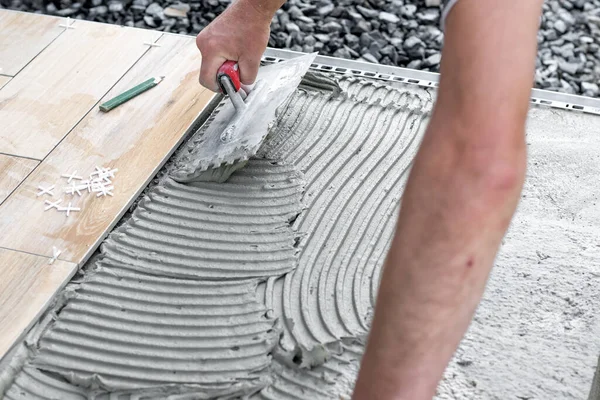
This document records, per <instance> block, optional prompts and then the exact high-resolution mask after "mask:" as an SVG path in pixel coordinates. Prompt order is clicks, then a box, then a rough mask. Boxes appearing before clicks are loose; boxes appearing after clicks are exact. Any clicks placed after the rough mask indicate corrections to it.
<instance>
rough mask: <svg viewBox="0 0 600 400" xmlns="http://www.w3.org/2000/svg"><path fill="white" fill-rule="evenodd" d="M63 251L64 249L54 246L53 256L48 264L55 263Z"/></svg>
mask: <svg viewBox="0 0 600 400" xmlns="http://www.w3.org/2000/svg"><path fill="white" fill-rule="evenodd" d="M61 253H62V251H60V250H59V249H57V248H56V247H54V246H52V258H51V259H49V260H48V264H54V261H56V260H57V259H58V256H60V254H61Z"/></svg>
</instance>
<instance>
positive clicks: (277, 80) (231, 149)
mask: <svg viewBox="0 0 600 400" xmlns="http://www.w3.org/2000/svg"><path fill="white" fill-rule="evenodd" d="M315 56H316V54H306V55H304V56H301V57H297V58H293V59H291V60H287V61H284V62H281V63H277V64H273V65H268V66H265V67H261V68H260V70H259V72H258V77H257V79H256V84H255V86H254V87H253V89H252V91H251V92H250V93H249V94H248V96H247V97H246V99H245V103H246V107H244V109H243V110H240V111H237V112H236V109H235V107H234V106H233V104H231V102H230V101H226V102H224V103H221V105H220V106H219V107H218V108H217V110H215V112H213V115H212V116H211V117H210V118H209V119H208V121H207V122H206V123H205V124H204V125H203V126H202V127H201V128H200V130H199V131H198V132H197V133H196V134H195V135H194V137H193V138H192V139H191V140H190V141H189V143H188V148H187V151H184V153H183V154H185V156H183V158H182V159H181V160H178V161H177V162H176V169H175V170H174V171H173V172H171V176H172V177H173V179H175V180H177V181H180V182H190V181H196V180H204V179H202V177H201V175H202V173H203V172H204V171H206V170H209V169H214V168H220V167H221V166H226V165H233V164H238V163H242V162H244V161H246V160H248V159H249V158H250V157H252V156H253V155H255V154H256V152H257V151H258V149H259V148H260V145H261V144H262V142H263V140H264V139H265V137H266V136H267V134H268V133H269V130H270V128H271V126H272V124H273V123H274V121H275V119H276V116H275V112H276V110H277V108H278V107H280V106H281V105H282V104H283V103H285V101H286V100H287V99H288V98H289V96H291V95H292V93H293V92H294V91H295V90H296V88H297V87H298V85H299V84H300V81H301V80H302V77H303V76H304V74H305V73H306V71H308V69H309V68H310V65H311V64H312V63H313V61H314V59H315ZM215 113H216V114H215Z"/></svg>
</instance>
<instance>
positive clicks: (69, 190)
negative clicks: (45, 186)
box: [65, 182, 87, 196]
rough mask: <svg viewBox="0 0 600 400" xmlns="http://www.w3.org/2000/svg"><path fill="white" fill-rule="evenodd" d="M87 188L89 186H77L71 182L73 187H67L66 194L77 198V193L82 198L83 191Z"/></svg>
mask: <svg viewBox="0 0 600 400" xmlns="http://www.w3.org/2000/svg"><path fill="white" fill-rule="evenodd" d="M82 186H83V187H82ZM86 188H87V186H85V185H76V184H75V182H71V186H67V187H65V193H66V194H70V195H73V196H75V193H77V194H78V195H79V196H81V189H83V190H85V189H86Z"/></svg>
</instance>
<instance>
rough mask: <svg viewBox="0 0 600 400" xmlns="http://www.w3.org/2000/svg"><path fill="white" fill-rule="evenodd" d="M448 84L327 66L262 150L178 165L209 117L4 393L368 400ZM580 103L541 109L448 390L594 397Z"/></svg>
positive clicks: (592, 239)
mask: <svg viewBox="0 0 600 400" xmlns="http://www.w3.org/2000/svg"><path fill="white" fill-rule="evenodd" d="M434 95H435V93H434V91H433V90H430V89H428V90H425V89H421V88H418V87H416V86H400V85H399V84H398V85H397V87H391V86H385V85H382V84H379V83H374V82H367V81H362V80H357V79H354V78H349V77H342V78H336V79H333V78H329V77H326V76H324V75H315V74H309V75H307V76H306V77H305V79H304V80H303V83H302V85H301V86H300V88H299V89H298V90H296V91H295V93H294V94H293V96H292V97H291V98H290V101H289V102H288V103H287V104H286V106H285V107H283V108H282V109H280V111H279V114H278V116H277V123H276V124H275V125H274V126H273V127H272V129H271V131H270V134H269V136H268V137H267V140H266V141H265V143H264V144H263V146H262V147H261V149H260V151H259V153H258V155H257V156H256V157H255V158H253V159H251V160H250V161H249V162H248V163H247V165H246V166H245V167H244V168H242V169H239V170H237V171H236V172H235V173H234V174H233V175H231V177H230V178H229V179H228V180H227V181H226V182H223V183H218V182H214V181H219V180H221V179H220V178H219V177H220V176H221V174H222V173H228V172H230V171H210V172H207V174H210V175H207V176H206V177H205V178H206V179H205V180H206V181H203V182H192V183H181V182H177V181H175V180H173V179H172V178H171V176H170V174H173V175H175V176H177V173H178V171H182V170H183V171H185V170H186V168H187V166H188V165H189V163H191V162H193V154H194V151H195V146H197V145H198V143H199V142H200V140H201V139H200V137H199V135H202V129H201V130H200V131H199V132H198V133H197V134H196V136H194V137H192V138H190V140H189V141H188V142H187V144H186V145H185V146H183V147H182V148H181V149H180V151H179V152H178V153H177V154H176V155H175V156H174V158H173V159H172V160H171V161H170V162H169V164H168V165H167V167H166V172H167V173H166V174H163V175H162V177H161V178H160V179H159V180H158V182H157V183H156V184H154V185H153V186H151V187H150V188H149V189H148V190H147V192H146V194H145V195H144V196H143V198H142V199H141V201H139V203H138V204H137V206H136V208H135V209H134V210H133V212H132V214H131V215H130V216H129V217H128V218H126V219H125V220H124V221H123V222H122V223H121V224H120V226H119V227H118V228H117V229H115V230H114V231H113V232H112V233H111V234H110V236H109V237H108V238H107V239H106V241H105V242H104V244H103V246H102V248H101V254H100V255H99V256H97V257H95V258H93V259H92V260H90V261H89V262H88V263H87V265H86V266H85V267H84V269H83V272H82V273H81V274H80V276H79V277H78V278H77V279H75V280H74V281H72V282H71V283H70V284H69V285H68V286H67V288H66V289H65V290H64V291H63V292H62V294H61V295H60V296H59V298H58V300H57V303H56V304H55V306H54V307H53V308H52V309H51V310H50V311H49V312H48V313H47V314H46V315H45V317H43V318H42V319H41V321H40V322H39V323H38V325H37V326H36V327H35V328H34V329H33V330H32V331H31V332H30V334H29V335H28V337H27V339H26V340H25V342H24V343H23V344H22V345H21V346H19V347H16V348H15V349H14V350H13V352H12V355H11V357H9V358H8V359H5V360H3V361H2V364H0V393H4V398H5V399H11V400H12V399H66V400H71V399H119V400H121V399H235V398H243V399H340V398H341V399H343V398H349V397H350V394H351V391H352V386H353V384H354V380H355V378H356V373H357V371H358V367H359V362H360V357H361V354H362V352H363V349H364V343H365V335H366V334H367V332H368V326H369V321H370V317H371V315H372V308H373V304H374V297H375V294H376V290H377V285H378V279H379V278H378V277H379V273H380V270H381V267H382V264H383V261H384V258H385V254H386V251H387V249H388V247H389V244H390V240H391V237H392V234H393V230H394V223H395V215H396V214H397V211H398V206H399V200H400V197H401V194H402V190H403V187H404V184H405V182H406V178H407V176H408V172H409V168H410V164H411V162H412V160H413V159H414V157H415V154H416V152H417V149H418V145H419V143H420V140H421V138H422V135H423V133H424V130H425V127H426V125H427V121H428V118H429V115H430V112H431V108H432V104H433V96H434ZM223 107H225V106H224V105H221V106H220V107H219V108H217V110H216V111H215V112H216V113H218V112H220V111H221V110H222V109H223ZM217 115H218V114H217ZM572 115H574V114H572V113H571V114H570V113H569V112H566V111H551V110H548V109H541V108H534V109H532V111H531V114H530V122H529V128H528V139H527V140H528V144H529V150H530V169H529V177H528V182H527V184H526V187H525V191H524V197H523V199H522V202H521V206H520V210H519V213H518V214H517V217H516V218H515V220H514V222H513V226H512V227H511V230H510V232H509V234H508V235H507V237H506V239H505V243H504V246H503V249H502V252H501V254H500V255H499V257H498V260H497V265H496V268H495V270H494V272H493V274H492V278H491V280H490V283H489V285H488V290H487V292H486V296H485V298H484V300H483V303H482V305H481V307H480V309H479V311H478V313H477V316H476V318H475V321H474V323H473V325H472V326H471V329H470V331H469V333H468V334H467V336H466V338H465V340H464V341H463V343H462V345H461V347H460V348H459V350H458V352H457V355H456V358H455V360H453V362H452V363H451V365H450V366H449V368H448V371H447V373H446V376H445V378H444V380H443V382H442V383H441V385H440V388H439V393H438V396H437V397H438V398H439V399H500V398H502V399H504V398H517V397H520V398H532V399H585V398H587V395H588V393H589V390H590V386H591V381H592V376H593V374H594V369H595V366H596V361H597V356H598V353H600V341H599V340H598V338H600V325H599V322H598V318H597V316H595V315H594V310H595V309H596V304H597V299H598V298H600V285H599V284H598V283H599V282H598V280H599V279H600V271H599V269H600V267H599V265H600V255H599V253H600V252H599V250H600V247H598V246H599V245H600V236H599V234H598V232H599V229H598V228H597V226H596V224H597V220H596V216H597V215H600V206H599V205H600V203H599V202H598V195H597V191H595V190H594V188H596V187H597V186H598V183H597V171H598V170H599V169H600V153H598V151H597V149H598V148H600V136H599V135H598V134H597V126H598V122H599V119H598V117H594V116H590V115H583V114H577V117H576V118H575V117H573V116H572ZM214 119H215V118H212V119H209V121H212V120H214ZM593 400H596V399H593Z"/></svg>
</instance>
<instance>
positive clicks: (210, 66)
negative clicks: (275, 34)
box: [196, 0, 285, 92]
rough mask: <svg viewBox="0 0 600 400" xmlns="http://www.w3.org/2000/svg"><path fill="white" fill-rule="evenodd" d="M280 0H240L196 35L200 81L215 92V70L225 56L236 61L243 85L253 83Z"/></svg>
mask: <svg viewBox="0 0 600 400" xmlns="http://www.w3.org/2000/svg"><path fill="white" fill-rule="evenodd" d="M283 3H285V0H239V1H236V2H234V3H233V4H232V5H231V6H230V7H228V8H227V10H225V11H224V12H223V13H222V14H221V15H219V16H218V17H217V18H216V19H215V20H214V21H213V22H212V23H211V24H210V25H208V26H207V27H206V28H204V29H203V30H202V32H200V33H199V34H198V36H197V37H196V45H197V46H198V49H199V50H200V53H201V54H202V66H201V69H200V84H201V85H202V86H204V87H207V88H208V89H210V90H212V91H215V92H217V91H218V90H219V89H218V86H217V79H216V76H217V70H218V69H219V67H220V66H221V65H223V63H224V62H225V61H227V60H233V61H237V62H238V64H239V67H240V79H241V81H242V83H243V84H244V85H251V84H253V83H254V80H255V79H256V75H257V74H258V67H259V65H260V58H261V56H262V54H263V53H264V51H265V49H266V48H267V43H268V42H269V34H270V32H271V30H270V25H271V19H272V18H273V15H275V12H276V11H277V10H278V9H279V7H281V5H282V4H283Z"/></svg>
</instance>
